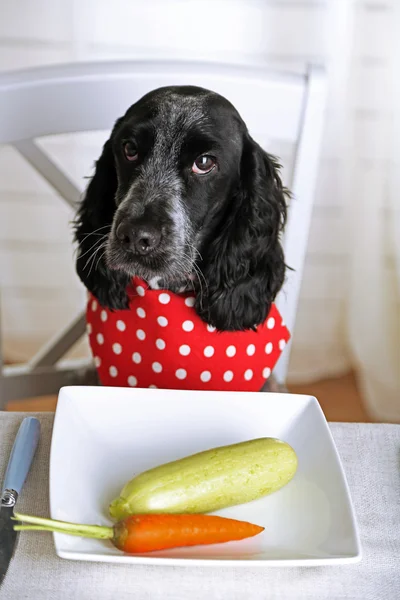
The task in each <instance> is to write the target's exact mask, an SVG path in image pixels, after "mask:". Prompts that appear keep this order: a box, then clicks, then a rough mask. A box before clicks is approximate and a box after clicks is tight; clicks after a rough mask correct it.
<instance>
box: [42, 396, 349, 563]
mask: <svg viewBox="0 0 400 600" xmlns="http://www.w3.org/2000/svg"><path fill="white" fill-rule="evenodd" d="M257 437H276V438H280V439H282V440H284V441H286V442H288V443H289V444H290V445H291V446H292V447H293V448H294V450H295V451H296V453H297V456H298V461H299V466H298V471H297V473H296V475H295V477H294V478H293V480H292V481H291V482H290V483H289V484H287V485H286V486H285V487H284V488H282V489H281V490H279V491H278V492H275V493H274V494H271V495H270V496H267V497H265V498H262V499H261V500H257V501H254V502H250V503H248V504H244V505H240V506H236V507H231V508H229V509H226V510H222V511H220V512H219V513H218V514H221V515H223V516H228V517H232V518H236V519H243V520H246V521H250V522H253V523H256V524H258V525H262V526H264V527H265V531H264V532H263V533H262V534H260V535H258V536H256V537H254V538H250V539H248V540H243V541H240V542H229V543H227V544H218V545H211V546H199V547H192V548H184V549H181V548H179V549H175V550H168V551H164V552H158V553H152V554H144V555H140V556H138V555H135V556H128V555H125V554H123V553H121V552H120V551H118V550H117V549H115V548H114V547H113V546H112V545H111V544H110V543H108V542H105V541H97V540H90V539H83V538H78V537H73V536H67V535H64V534H54V539H55V546H56V552H57V554H58V555H59V556H60V557H63V558H69V559H74V560H92V561H109V562H124V563H132V564H137V563H147V564H149V563H152V564H160V565H165V564H171V565H177V564H179V565H182V564H185V565H187V564H190V565H214V566H218V565H221V564H224V565H227V564H233V565H235V566H239V565H241V566H243V565H246V566H256V565H258V566H277V565H279V566H299V565H308V566H315V565H326V564H338V563H349V562H357V561H358V560H359V559H360V558H361V551H360V543H359V538H358V533H357V526H356V521H355V516H354V511H353V507H352V503H351V499H350V494H349V490H348V487H347V483H346V479H345V475H344V472H343V468H342V465H341V462H340V459H339V456H338V453H337V451H336V448H335V445H334V442H333V439H332V436H331V433H330V430H329V427H328V424H327V422H326V420H325V417H324V415H323V413H322V411H321V408H320V406H319V404H318V402H317V400H316V399H315V398H313V397H309V396H302V395H295V394H272V393H269V394H267V393H258V394H256V393H244V392H235V393H229V392H201V391H196V392H188V391H175V390H152V389H132V388H110V387H64V388H62V389H61V391H60V395H59V401H58V406H57V411H56V418H55V424H54V431H53V438H52V446H51V460H50V506H51V516H52V518H54V519H61V520H66V521H74V522H77V523H89V524H94V523H97V524H108V523H110V520H109V518H108V510H107V509H108V505H109V503H110V501H111V500H112V499H113V498H114V497H115V496H118V495H119V492H120V490H121V489H122V487H123V485H124V484H125V483H126V482H127V481H129V480H130V479H131V478H132V477H133V476H134V475H136V474H138V473H140V472H141V471H144V470H146V469H149V468H151V467H154V466H156V465H159V464H162V463H165V462H169V461H171V460H175V459H177V458H181V457H183V456H187V455H190V454H193V453H195V452H199V451H202V450H206V449H208V448H212V447H215V446H223V445H225V444H232V443H236V442H241V441H245V440H249V439H253V438H257Z"/></svg>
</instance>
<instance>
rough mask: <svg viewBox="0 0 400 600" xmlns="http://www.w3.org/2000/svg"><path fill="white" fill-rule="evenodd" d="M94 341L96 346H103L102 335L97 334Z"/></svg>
mask: <svg viewBox="0 0 400 600" xmlns="http://www.w3.org/2000/svg"><path fill="white" fill-rule="evenodd" d="M96 340H97V343H98V344H100V345H101V344H104V335H103V334H102V333H98V334H97V335H96Z"/></svg>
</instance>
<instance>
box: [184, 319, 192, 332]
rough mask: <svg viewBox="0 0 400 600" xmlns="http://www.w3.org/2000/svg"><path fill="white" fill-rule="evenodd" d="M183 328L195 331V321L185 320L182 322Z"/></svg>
mask: <svg viewBox="0 0 400 600" xmlns="http://www.w3.org/2000/svg"><path fill="white" fill-rule="evenodd" d="M182 329H183V331H193V329H194V323H193V321H184V322H183V323H182Z"/></svg>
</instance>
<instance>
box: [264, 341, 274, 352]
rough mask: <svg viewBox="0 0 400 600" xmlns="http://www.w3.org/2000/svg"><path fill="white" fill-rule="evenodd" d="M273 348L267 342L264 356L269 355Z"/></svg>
mask: <svg viewBox="0 0 400 600" xmlns="http://www.w3.org/2000/svg"><path fill="white" fill-rule="evenodd" d="M273 348H274V347H273V345H272V342H268V344H267V345H266V346H265V354H271V352H272V350H273Z"/></svg>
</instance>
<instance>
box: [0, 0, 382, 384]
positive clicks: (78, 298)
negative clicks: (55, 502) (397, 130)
mask: <svg viewBox="0 0 400 600" xmlns="http://www.w3.org/2000/svg"><path fill="white" fill-rule="evenodd" d="M341 1H342V0H326V1H324V0H280V1H278V0H202V2H198V1H196V0H172V1H166V0H147V2H142V0H113V2H108V1H107V0H79V2H78V0H70V1H67V0H13V2H7V1H6V0H0V69H2V70H10V69H14V68H20V67H28V66H34V65H42V64H49V63H59V62H66V61H67V62H69V61H74V60H97V59H99V60H100V59H111V58H112V59H114V58H120V59H121V58H122V59H123V58H136V57H140V58H143V57H149V56H162V57H165V58H167V57H168V58H181V57H187V58H197V59H206V60H219V61H221V60H225V61H229V62H242V63H243V62H244V63H250V62H251V63H258V64H260V63H261V64H273V65H275V66H278V67H280V68H289V69H295V70H302V69H304V66H305V65H306V63H307V62H309V61H318V62H321V61H326V62H328V65H329V61H330V57H331V56H332V53H334V52H335V51H336V47H335V44H333V43H332V40H331V37H330V27H331V22H330V19H329V14H330V13H329V11H331V10H332V5H333V4H334V3H335V2H341ZM345 1H348V2H354V3H355V4H356V6H357V12H356V18H357V28H359V29H360V31H362V32H363V35H362V36H356V38H355V40H354V43H355V45H356V47H355V50H354V52H355V60H356V67H357V68H356V73H357V81H355V82H354V85H355V86H356V87H357V90H358V91H357V94H356V95H355V101H354V106H353V107H352V111H351V115H350V118H351V120H352V122H354V123H355V124H356V128H359V130H360V136H359V138H360V139H362V140H364V143H362V144H360V146H359V154H358V161H357V169H358V171H359V173H357V177H361V178H371V182H372V181H373V178H374V172H376V169H381V170H385V169H387V165H388V160H389V157H388V156H386V155H382V156H376V148H375V146H374V144H373V143H371V140H373V139H374V136H375V131H376V130H378V129H379V128H380V126H381V123H382V120H383V119H387V118H388V105H387V97H386V95H385V88H384V86H383V85H380V82H384V81H385V79H386V77H387V75H388V56H389V53H390V44H389V36H387V34H386V32H387V29H388V26H389V23H390V19H391V10H392V2H393V1H394V0H392V2H390V1H389V0H387V1H385V0H373V1H372V0H371V1H367V0H365V1H358V2H357V1H356V0H345ZM99 101H101V99H99ZM117 116H118V115H116V117H117ZM104 135H105V134H104ZM104 135H99V134H97V135H84V136H79V138H76V137H74V138H63V139H59V140H55V139H53V140H47V141H46V148H47V149H48V150H49V151H51V152H52V153H54V154H53V155H54V156H56V157H58V158H59V159H60V160H62V161H63V164H64V165H65V166H66V167H67V171H68V172H69V173H72V174H73V175H74V178H75V180H76V181H78V182H79V183H80V184H81V185H82V186H83V185H84V180H83V179H82V177H83V176H84V175H87V174H90V172H91V166H92V163H93V160H94V159H95V158H96V157H97V155H98V153H99V149H100V146H101V143H102V141H103V137H104ZM335 135H336V128H335V112H334V110H332V109H330V112H329V118H328V123H327V130H326V135H325V143H324V151H323V157H322V163H321V172H320V178H319V184H318V191H317V200H316V207H315V211H314V216H313V222H312V228H311V239H310V244H309V250H308V256H307V261H306V268H305V275H304V284H303V289H302V294H301V301H300V308H299V316H298V326H297V329H296V332H295V340H294V347H293V357H292V362H291V368H290V372H291V375H292V378H293V379H306V378H307V377H309V376H311V375H313V376H314V375H315V376H316V375H318V374H319V372H323V373H324V374H326V373H329V372H332V373H334V372H337V371H339V370H340V369H341V368H342V367H344V366H345V364H346V361H347V357H346V349H345V345H344V342H343V335H342V318H343V311H344V304H343V303H344V286H345V276H346V266H347V246H346V244H347V240H346V238H345V234H346V232H345V230H344V228H343V215H344V212H343V211H344V210H345V208H346V207H344V206H343V200H342V198H341V196H340V193H339V187H338V184H339V182H340V178H341V156H340V151H338V144H336V143H333V140H334V139H335ZM282 152H283V153H284V152H285V150H284V149H282ZM282 158H283V159H284V161H286V160H287V158H288V157H287V156H283V157H282ZM72 216H73V215H72V214H71V211H70V209H69V208H67V207H66V206H65V205H64V204H63V203H62V201H60V200H59V199H58V198H57V197H56V195H55V194H54V193H53V192H52V190H51V189H50V188H49V187H48V186H47V185H46V184H45V183H44V182H43V181H41V179H40V178H39V177H38V176H37V175H36V174H35V173H33V172H32V171H31V169H30V168H29V167H28V166H27V165H25V164H24V163H23V161H22V159H20V158H19V157H18V156H16V154H15V153H14V152H13V151H11V150H10V149H7V148H3V149H0V291H1V301H2V308H3V325H2V326H3V330H4V333H5V336H6V347H5V350H6V354H7V355H8V357H9V358H11V359H23V358H26V356H27V355H30V354H31V353H32V352H33V351H34V350H35V349H37V347H38V346H39V345H40V343H41V342H42V341H43V340H44V339H46V337H48V336H49V335H50V334H52V333H54V331H55V330H57V328H58V327H59V326H60V324H62V323H64V322H66V320H68V319H69V318H70V317H72V316H73V315H74V314H75V312H76V310H77V308H78V307H79V306H82V305H83V302H84V293H83V290H82V288H81V286H80V284H79V283H78V280H77V278H76V276H75V273H74V264H73V254H72V245H71V237H72V236H71V231H70V226H69V222H68V221H69V220H70V219H71V218H72ZM382 218H383V219H384V218H390V210H389V208H388V206H385V205H383V206H382ZM327 315H329V318H327Z"/></svg>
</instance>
